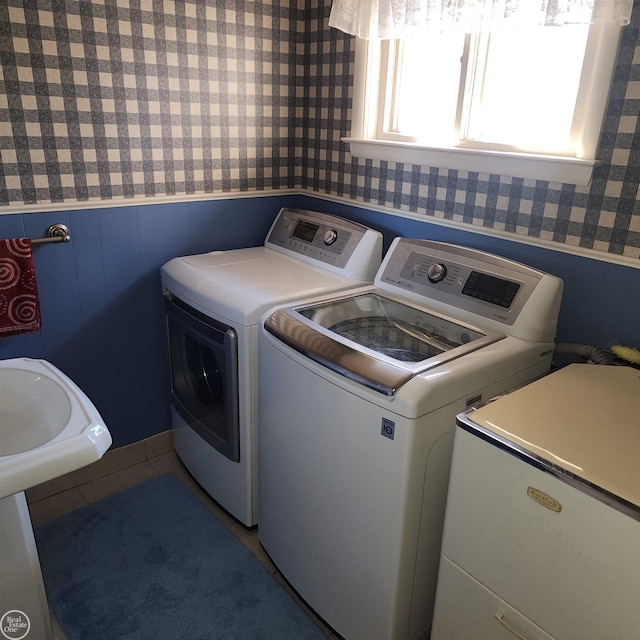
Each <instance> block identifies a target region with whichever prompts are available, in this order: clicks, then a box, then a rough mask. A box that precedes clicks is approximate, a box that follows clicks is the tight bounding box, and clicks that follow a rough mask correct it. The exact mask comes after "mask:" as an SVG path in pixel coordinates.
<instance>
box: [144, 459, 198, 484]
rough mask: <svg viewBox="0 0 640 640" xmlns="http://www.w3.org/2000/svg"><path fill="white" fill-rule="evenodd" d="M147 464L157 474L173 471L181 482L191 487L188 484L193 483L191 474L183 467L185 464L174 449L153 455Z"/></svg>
mask: <svg viewBox="0 0 640 640" xmlns="http://www.w3.org/2000/svg"><path fill="white" fill-rule="evenodd" d="M149 464H150V465H152V466H153V468H154V469H155V470H156V471H157V472H158V475H162V474H163V473H173V474H174V475H175V476H177V477H178V478H179V479H180V480H182V482H183V484H185V485H186V486H188V487H189V489H191V486H190V485H192V484H193V482H194V480H193V478H192V477H191V474H190V473H189V472H188V471H187V470H186V469H185V466H184V465H183V464H182V462H181V460H180V458H178V456H177V454H176V452H175V451H170V452H169V453H163V454H161V455H159V456H155V457H154V458H150V459H149Z"/></svg>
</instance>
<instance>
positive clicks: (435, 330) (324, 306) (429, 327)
mask: <svg viewBox="0 0 640 640" xmlns="http://www.w3.org/2000/svg"><path fill="white" fill-rule="evenodd" d="M297 312H298V313H299V314H300V315H302V316H304V317H305V318H308V319H309V320H311V321H313V322H314V323H316V324H318V325H320V326H322V327H324V328H325V329H328V330H329V331H331V332H333V333H335V334H337V335H339V336H342V337H343V338H347V339H348V340H351V341H353V342H355V343H357V344H359V345H360V346H362V347H366V348H368V349H372V350H373V351H376V352H377V353H380V354H382V355H385V356H387V357H389V358H393V359H394V360H399V361H401V362H407V363H411V362H421V361H423V360H428V359H429V358H433V357H434V356H437V355H439V354H441V353H443V352H445V351H449V350H451V349H455V348H456V347H459V346H461V345H464V344H468V343H470V342H473V341H474V340H477V339H479V338H483V337H485V334H484V333H481V332H480V331H476V330H474V329H471V328H469V327H466V326H464V325H460V324H458V323H455V322H452V321H451V320H448V319H446V318H443V317H440V316H437V315H434V314H433V313H428V312H426V311H424V310H423V309H418V308H416V307H413V306H410V305H408V304H403V303H402V302H398V301H396V300H392V299H390V298H386V297H384V296H380V295H378V294H373V293H368V294H364V295H360V296H354V297H350V298H343V299H340V300H334V301H332V302H328V303H321V304H318V305H313V306H309V307H305V308H299V309H297Z"/></svg>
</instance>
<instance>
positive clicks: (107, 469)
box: [70, 440, 147, 485]
mask: <svg viewBox="0 0 640 640" xmlns="http://www.w3.org/2000/svg"><path fill="white" fill-rule="evenodd" d="M146 460H147V448H146V444H145V441H144V440H141V441H140V442H134V443H133V444H130V445H127V446H125V447H118V448H117V449H111V450H109V451H107V453H105V454H104V456H103V457H102V458H101V459H100V460H98V461H97V462H94V463H93V464H90V465H89V466H87V467H83V468H82V469H78V470H77V471H74V472H73V473H72V474H70V475H71V476H73V478H74V479H75V481H76V483H77V484H78V485H81V484H85V483H88V482H92V481H93V480H97V479H98V478H102V477H104V476H107V475H110V474H112V473H116V472H117V471H121V470H122V469H126V468H128V467H132V466H133V465H136V464H140V463H142V462H146Z"/></svg>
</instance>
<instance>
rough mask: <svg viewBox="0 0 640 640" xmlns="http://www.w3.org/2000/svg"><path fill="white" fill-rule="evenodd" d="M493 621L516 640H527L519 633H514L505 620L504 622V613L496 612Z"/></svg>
mask: <svg viewBox="0 0 640 640" xmlns="http://www.w3.org/2000/svg"><path fill="white" fill-rule="evenodd" d="M493 615H494V617H495V619H496V620H497V621H498V622H499V623H500V624H501V625H502V626H503V627H505V628H506V629H507V630H508V631H510V632H511V633H512V634H513V635H514V636H515V637H516V638H519V640H529V639H528V638H525V637H524V636H523V635H522V634H521V633H520V632H518V631H516V630H515V629H514V628H513V627H512V626H511V625H510V624H509V623H508V622H507V621H506V620H505V617H504V616H505V614H504V611H500V610H498V611H496V612H495V613H494V614H493Z"/></svg>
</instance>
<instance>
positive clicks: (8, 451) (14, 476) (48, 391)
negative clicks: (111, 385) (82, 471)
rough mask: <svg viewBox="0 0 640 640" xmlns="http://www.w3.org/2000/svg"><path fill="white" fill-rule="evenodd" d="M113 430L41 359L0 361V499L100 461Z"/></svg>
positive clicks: (70, 385)
mask: <svg viewBox="0 0 640 640" xmlns="http://www.w3.org/2000/svg"><path fill="white" fill-rule="evenodd" d="M110 446H111V435H110V433H109V431H108V430H107V428H106V426H105V425H104V422H103V421H102V418H101V417H100V414H99V413H98V411H97V409H96V408H95V407H94V406H93V404H92V402H91V401H90V400H89V398H87V396H86V395H85V394H84V393H83V392H82V391H81V390H80V389H79V388H78V387H77V385H76V384H75V383H74V382H72V381H71V380H70V379H69V378H68V377H67V376H66V375H65V374H64V373H62V371H60V370H59V369H58V368H56V367H55V366H54V365H52V364H51V363H49V362H46V361H45V360H32V359H29V358H14V359H10V360H0V499H2V498H4V497H6V496H10V495H12V494H14V493H18V492H20V491H24V490H25V489H29V488H31V487H33V486H35V485H37V484H40V483H42V482H45V481H47V480H52V479H53V478H57V477H58V476H61V475H64V474H65V473H69V472H70V471H75V470H76V469H79V468H81V467H84V466H86V465H88V464H91V463H92V462H95V461H96V460H99V459H100V458H101V457H102V456H103V455H104V453H105V452H106V450H107V449H108V448H109V447H110Z"/></svg>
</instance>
